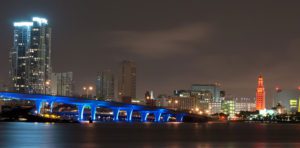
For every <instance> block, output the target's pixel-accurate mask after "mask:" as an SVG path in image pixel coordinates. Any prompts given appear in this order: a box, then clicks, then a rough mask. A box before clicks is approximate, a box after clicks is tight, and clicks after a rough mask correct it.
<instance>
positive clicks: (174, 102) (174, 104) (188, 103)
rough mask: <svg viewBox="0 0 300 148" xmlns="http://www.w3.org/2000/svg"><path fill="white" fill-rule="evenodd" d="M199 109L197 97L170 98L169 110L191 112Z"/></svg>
mask: <svg viewBox="0 0 300 148" xmlns="http://www.w3.org/2000/svg"><path fill="white" fill-rule="evenodd" d="M196 107H197V98H195V97H170V98H168V105H167V108H169V109H173V110H181V111H191V110H192V109H194V108H196Z"/></svg>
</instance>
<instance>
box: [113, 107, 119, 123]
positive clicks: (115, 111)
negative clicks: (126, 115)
mask: <svg viewBox="0 0 300 148" xmlns="http://www.w3.org/2000/svg"><path fill="white" fill-rule="evenodd" d="M119 112H120V109H119V108H115V109H113V115H114V121H119Z"/></svg>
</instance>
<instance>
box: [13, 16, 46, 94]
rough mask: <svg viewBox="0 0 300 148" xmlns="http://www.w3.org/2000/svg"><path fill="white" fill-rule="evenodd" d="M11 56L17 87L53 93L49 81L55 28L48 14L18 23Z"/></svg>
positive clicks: (23, 89)
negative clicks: (49, 88) (53, 29)
mask: <svg viewBox="0 0 300 148" xmlns="http://www.w3.org/2000/svg"><path fill="white" fill-rule="evenodd" d="M9 60H10V64H11V67H10V79H11V85H12V90H13V91H16V92H22V93H38V94H43V93H49V92H46V85H47V83H48V81H49V80H50V76H51V28H50V27H49V26H48V21H47V20H46V19H45V18H39V17H33V18H32V21H28V22H15V23H14V41H13V48H12V49H11V50H10V58H9Z"/></svg>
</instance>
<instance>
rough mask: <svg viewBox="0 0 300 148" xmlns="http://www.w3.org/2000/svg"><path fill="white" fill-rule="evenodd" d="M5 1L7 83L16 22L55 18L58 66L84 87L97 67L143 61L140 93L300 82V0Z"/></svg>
mask: <svg viewBox="0 0 300 148" xmlns="http://www.w3.org/2000/svg"><path fill="white" fill-rule="evenodd" d="M284 2H285V3H283V1H281V2H280V1H274V0H272V1H271V0H270V1H267V0H266V1H264V2H261V0H257V1H254V0H252V1H251V2H250V1H249V2H245V1H228V0H226V1H223V2H217V1H211V2H208V1H199V0H194V1H192V0H187V1H180V2H179V1H175V0H164V1H161V0H160V1H153V0H152V1H148V2H145V1H141V0H136V1H130V0H126V1H100V0H84V1H79V0H77V1H76V0H72V1H71V0H48V1H45V0H26V1H25V0H19V1H15V0H1V2H0V28H1V29H0V67H1V69H0V83H7V81H8V80H7V79H8V69H9V63H8V55H9V53H8V52H9V49H10V48H11V47H12V37H13V26H12V24H13V22H14V21H22V20H31V17H32V16H40V17H45V18H47V19H48V21H49V24H50V26H51V27H52V31H53V32H52V66H53V70H54V72H64V71H73V72H74V77H75V83H76V87H77V90H80V88H81V87H82V86H83V85H89V84H93V83H94V81H95V79H96V74H97V72H100V71H102V70H104V69H107V68H110V69H112V70H113V71H114V72H115V73H117V68H118V66H119V64H120V62H121V61H122V60H124V59H130V60H134V61H136V63H137V92H138V96H139V97H141V96H143V94H144V92H145V91H146V90H154V93H155V94H156V95H157V94H160V93H166V94H171V93H172V91H173V90H174V89H189V88H190V85H191V84H193V83H215V82H219V83H221V84H222V87H223V88H224V89H225V90H226V91H227V94H232V95H234V96H239V97H242V96H243V97H255V89H256V86H257V77H258V75H259V74H260V73H261V74H263V76H264V78H265V86H266V90H267V94H268V95H267V96H268V97H269V98H268V99H269V100H270V96H271V94H272V93H274V92H273V90H274V88H275V86H276V85H279V86H280V87H282V88H283V89H293V88H296V87H297V86H298V85H300V81H299V73H300V49H299V48H300V9H299V8H300V2H299V1H284Z"/></svg>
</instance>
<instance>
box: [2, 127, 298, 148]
mask: <svg viewBox="0 0 300 148" xmlns="http://www.w3.org/2000/svg"><path fill="white" fill-rule="evenodd" d="M0 133H1V134H0V147H1V148H6V147H30V148H32V147H43V148H44V147H49V148H54V147H70V148H73V147H145V148H149V147H174V148H177V147H186V148H188V147H300V136H299V133H300V124H264V123H201V124H194V123H162V124H160V123H96V124H88V123H82V124H51V123H50V124H49V123H21V122H7V123H0Z"/></svg>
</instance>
